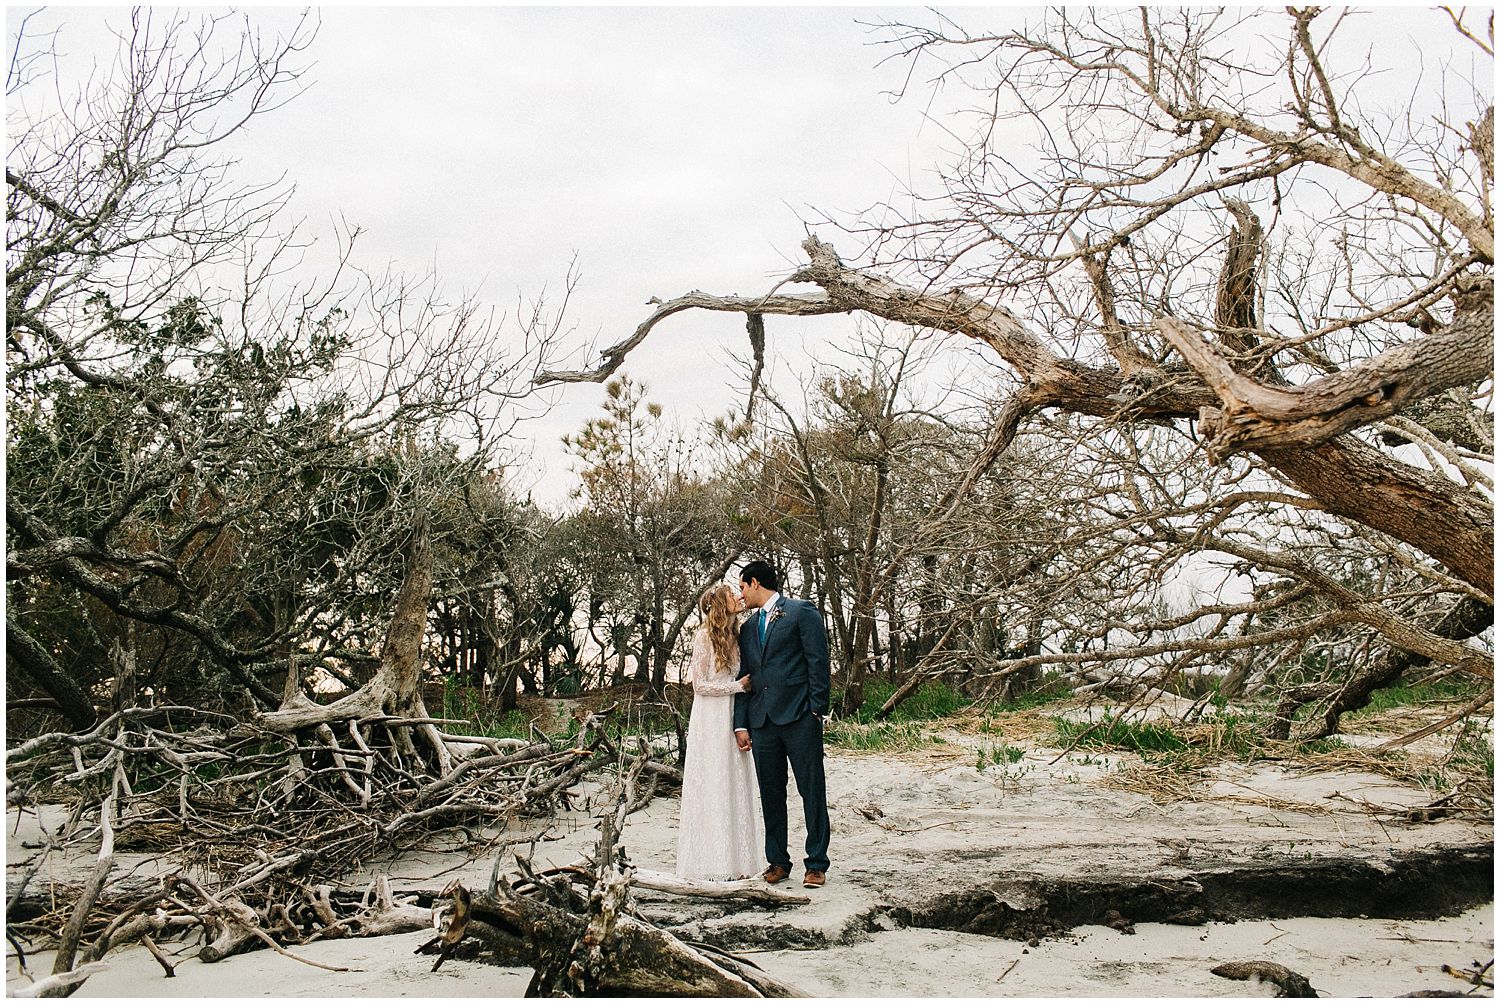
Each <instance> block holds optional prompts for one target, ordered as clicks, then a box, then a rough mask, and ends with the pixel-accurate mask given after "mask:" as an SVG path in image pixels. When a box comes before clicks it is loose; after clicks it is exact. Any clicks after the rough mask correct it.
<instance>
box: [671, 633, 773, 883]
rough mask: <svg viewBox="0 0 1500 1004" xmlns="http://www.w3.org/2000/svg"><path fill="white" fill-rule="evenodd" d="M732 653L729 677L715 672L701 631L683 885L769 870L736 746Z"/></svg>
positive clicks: (745, 759)
mask: <svg viewBox="0 0 1500 1004" xmlns="http://www.w3.org/2000/svg"><path fill="white" fill-rule="evenodd" d="M732 651H733V653H734V655H733V659H734V661H733V664H732V665H731V666H730V667H729V670H728V672H717V671H716V670H715V667H714V655H713V646H712V644H711V643H710V642H709V640H708V634H707V632H706V631H704V630H702V629H699V631H698V632H697V633H696V634H694V635H693V655H692V659H691V660H690V662H689V664H688V670H689V673H690V674H691V679H692V681H693V711H692V716H691V717H690V718H689V719H688V731H687V766H686V767H685V768H684V770H683V772H682V802H681V815H680V820H679V823H678V827H677V877H678V878H685V879H710V880H725V879H738V878H749V877H750V876H753V875H756V874H759V873H760V871H761V869H762V868H763V867H764V864H765V863H764V862H763V861H762V860H761V855H762V853H763V847H762V845H763V844H764V843H765V837H764V832H765V831H764V824H763V823H762V822H761V816H760V793H759V788H758V787H757V785H756V782H755V763H754V761H753V760H752V759H751V757H750V754H749V753H741V752H740V750H739V747H737V746H736V745H735V742H734V695H735V694H737V693H739V692H740V684H739V681H738V680H736V679H735V678H734V675H735V673H736V672H737V671H738V670H739V658H740V655H739V648H738V646H735V648H734V649H733V650H732Z"/></svg>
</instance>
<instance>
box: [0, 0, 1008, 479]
mask: <svg viewBox="0 0 1500 1004" xmlns="http://www.w3.org/2000/svg"><path fill="white" fill-rule="evenodd" d="M249 14H250V17H251V18H252V20H253V21H254V22H255V23H256V24H257V25H258V26H260V27H262V29H263V30H265V31H267V32H268V33H269V32H272V31H274V30H275V29H277V28H278V27H281V28H283V29H285V28H286V27H288V26H290V25H291V24H292V23H293V22H294V20H295V13H294V12H292V11H291V10H289V9H286V8H254V9H251V10H250V12H249ZM1021 15H1022V11H1021V9H1020V8H1011V9H1008V10H998V9H991V10H970V11H968V12H966V13H965V14H964V15H963V17H962V18H961V19H962V20H964V21H966V22H969V23H973V22H976V21H985V22H988V23H989V24H990V25H992V26H993V25H995V24H997V23H998V22H1000V21H1001V20H1002V19H1004V20H1005V21H1008V22H1012V23H1014V22H1016V21H1018V20H1019V19H1020V17H1021ZM20 16H21V15H20V14H19V13H18V12H17V11H16V9H14V8H12V9H11V11H10V13H9V14H8V21H9V25H10V28H11V30H12V32H13V31H14V30H15V28H16V26H17V24H18V23H19V18H20ZM318 16H319V18H320V20H321V28H320V30H319V32H318V36H317V40H316V42H315V43H314V46H313V48H312V50H311V52H310V56H311V58H312V59H313V61H314V62H315V65H314V67H313V69H312V72H311V73H310V75H309V80H310V83H311V87H310V88H309V89H308V90H307V92H306V93H305V94H303V95H302V96H300V97H299V98H297V99H296V100H295V101H293V102H292V103H291V104H289V105H287V106H286V107H285V108H283V109H281V110H279V111H277V112H275V113H274V114H272V115H269V116H266V117H263V118H261V119H259V120H256V121H255V122H253V123H252V125H251V126H250V128H249V131H248V132H247V133H246V136H245V142H244V144H243V145H242V146H241V147H239V148H237V152H239V153H240V155H241V156H242V177H243V178H244V179H245V180H249V179H268V178H274V177H276V176H278V175H279V174H281V173H282V172H285V173H286V174H287V176H288V178H289V180H291V181H293V182H295V184H296V186H297V193H296V196H295V199H294V202H293V211H294V214H295V215H296V216H299V217H302V218H304V219H305V220H306V226H307V228H308V231H309V233H311V234H314V235H319V236H322V235H326V234H327V233H329V232H331V229H332V221H333V220H334V219H336V218H338V217H343V218H345V219H347V220H348V221H349V222H351V223H353V224H356V225H358V226H360V227H362V228H364V230H365V233H364V236H363V237H362V238H361V241H360V244H359V246H358V250H357V254H356V259H357V261H358V262H359V263H360V264H362V265H363V266H365V267H366V268H369V269H376V270H378V269H382V268H384V267H385V266H386V264H387V263H389V264H391V265H393V266H394V267H395V268H396V269H397V270H399V271H404V272H409V273H422V272H424V271H426V270H427V269H429V268H432V269H434V270H435V272H436V274H437V275H438V277H439V280H440V281H441V283H442V285H443V287H444V288H445V289H446V290H448V291H450V292H451V293H452V294H454V295H455V296H456V295H457V294H458V293H461V292H463V293H476V294H478V296H479V297H480V298H481V299H482V300H485V301H488V302H491V303H494V304H496V305H497V306H498V307H500V308H502V309H506V310H511V309H513V307H514V305H515V303H516V300H517V295H518V294H519V295H520V296H522V297H533V296H535V295H537V294H539V293H541V292H542V291H543V289H544V288H546V289H548V290H551V291H553V292H556V291H558V290H560V288H561V286H562V283H563V279H564V276H565V274H566V273H567V270H568V266H569V263H570V262H571V261H573V259H574V257H575V255H576V259H577V265H578V269H579V272H580V274H581V283H580V285H579V287H578V290H577V294H576V296H575V298H574V300H573V304H572V307H571V309H570V312H569V313H570V320H571V322H572V323H573V324H574V325H576V328H577V336H576V338H577V341H579V342H581V341H583V340H584V339H589V338H592V339H594V340H595V341H597V343H598V344H600V345H608V344H611V343H613V342H614V341H616V340H617V339H619V338H621V337H623V336H624V335H625V334H627V333H628V332H629V331H630V330H631V329H632V328H634V327H635V325H636V324H638V323H639V322H640V321H641V320H642V319H643V318H644V317H645V316H646V315H647V313H648V312H649V308H647V307H646V306H645V302H646V300H647V299H648V298H650V297H653V296H659V297H662V298H664V299H665V298H669V297H672V296H675V295H678V294H681V293H684V292H687V291H688V290H690V289H695V288H698V289H703V290H705V291H710V292H717V293H744V294H752V293H759V292H764V291H766V290H768V289H769V288H770V286H771V284H772V283H773V282H774V281H775V280H776V279H777V278H779V277H781V276H782V275H784V274H785V272H786V271H788V270H789V268H790V267H791V266H792V265H793V264H794V263H795V262H796V261H797V259H798V256H799V255H800V252H799V250H798V244H799V242H800V241H801V240H802V237H803V227H802V224H801V222H800V221H801V219H802V218H804V217H805V216H808V214H809V211H808V207H815V208H816V209H819V210H823V211H826V212H829V213H833V214H835V215H836V216H840V217H844V216H850V217H852V215H853V214H855V213H857V212H858V211H859V210H861V209H864V208H866V207H867V206H869V205H871V204H872V203H875V202H878V201H883V200H892V199H895V198H896V197H897V196H898V193H899V192H900V191H901V190H902V189H903V188H904V187H905V186H906V185H907V183H908V182H911V181H913V180H920V177H921V176H922V175H924V174H926V173H927V172H930V171H931V169H932V167H933V165H935V164H936V163H938V162H939V160H940V159H941V151H942V149H943V148H944V147H945V146H949V147H951V146H953V145H954V144H953V141H952V140H951V138H949V137H945V136H944V135H943V132H942V130H941V129H939V128H936V127H935V126H934V125H933V124H932V123H931V122H924V118H923V111H924V108H926V107H927V105H926V98H925V95H916V96H913V97H911V98H908V99H907V100H905V101H903V102H900V103H893V102H892V101H891V100H890V99H889V98H888V97H887V96H885V95H883V93H882V92H883V91H886V90H888V89H891V88H893V87H895V86H897V85H899V83H900V81H901V78H902V73H903V70H904V64H891V65H887V66H885V67H878V66H877V63H878V62H879V61H880V60H881V59H882V58H884V57H886V56H888V55H890V54H891V50H889V49H888V48H886V47H883V46H877V45H875V44H874V43H875V42H876V41H877V38H879V37H881V36H878V35H877V34H874V33H872V31H871V30H870V29H869V28H868V27H866V26H863V25H861V24H860V23H859V22H876V21H881V20H885V19H898V20H920V21H922V22H923V23H928V22H931V21H932V20H933V15H932V14H931V13H930V12H927V11H925V10H923V9H921V8H899V7H881V8H864V9H861V8H851V7H845V8H817V7H796V8H791V7H784V8H748V9H745V8H741V9H731V8H712V7H709V8H690V7H676V8H635V9H630V8H591V9H579V8H565V7H550V8H538V7H531V8H521V7H507V8H430V7H429V8H388V9H369V8H362V7H329V8H323V9H322V10H321V11H320V12H319V13H318ZM127 17H128V12H127V11H125V10H124V9H123V8H113V9H100V8H79V7H72V8H54V9H49V10H48V11H46V12H45V13H44V14H43V15H41V16H40V17H38V18H37V19H36V20H35V21H34V23H33V25H32V26H31V28H30V29H29V30H34V31H46V30H50V29H51V28H52V27H54V26H58V25H61V26H62V29H63V30H62V32H61V35H60V48H61V49H62V50H63V52H65V53H66V54H68V55H69V56H70V57H75V58H76V57H82V56H84V55H85V54H86V53H89V52H100V53H101V55H102V54H103V53H104V52H107V51H108V50H109V48H110V47H111V46H112V42H111V41H110V39H109V38H108V36H107V34H106V33H105V32H104V31H103V30H102V29H103V26H104V25H105V24H106V23H113V24H116V25H119V24H124V23H125V22H126V19H127ZM822 236H824V237H825V238H832V237H834V236H835V235H833V234H832V233H829V232H826V231H825V232H824V233H823V234H822ZM852 324H853V322H852V321H851V320H849V319H847V318H815V319H808V320H797V319H779V318H771V319H769V322H768V332H769V341H770V347H771V351H772V352H773V354H774V355H775V356H776V357H780V359H781V360H783V361H782V362H781V363H780V364H779V365H778V366H777V371H778V375H779V376H780V377H781V378H783V379H790V378H792V377H794V376H795V375H796V374H797V372H799V371H801V370H805V369H806V365H805V363H806V359H805V358H804V351H805V350H809V349H813V348H815V347H816V343H820V342H822V341H824V340H825V339H834V340H837V339H839V338H841V337H842V336H843V334H844V333H845V332H848V331H850V330H851V329H852ZM808 336H810V338H809V337H808ZM743 345H744V320H743V318H742V317H739V316H737V315H706V314H701V313H688V314H680V315H677V316H676V317H674V318H672V319H670V320H669V321H667V322H664V323H663V324H662V326H661V327H659V328H658V329H657V331H656V332H655V333H654V334H653V336H652V338H651V339H649V340H648V341H647V343H646V344H645V345H644V346H643V347H641V348H640V349H638V350H637V351H636V352H635V353H634V354H633V355H632V356H631V358H630V360H629V362H628V363H627V365H626V371H627V372H628V373H630V374H631V375H632V376H634V377H636V378H640V379H644V380H646V381H647V382H648V384H650V386H651V388H652V395H653V397H654V398H655V399H656V400H659V401H660V402H661V403H662V404H663V405H665V406H666V408H667V411H668V414H669V415H671V416H673V417H675V419H676V420H678V421H680V422H682V423H684V424H690V423H693V422H696V421H700V420H701V418H702V416H704V415H709V414H715V413H719V412H722V411H723V410H724V408H725V406H726V405H728V404H730V403H733V402H738V401H741V400H742V399H743V392H742V390H740V389H738V385H737V384H736V383H735V381H734V369H733V367H732V365H731V364H730V362H729V358H728V353H729V352H730V351H731V350H736V351H737V350H741V349H742V347H743ZM583 361H584V360H583V359H582V358H575V359H573V360H571V362H572V364H574V365H578V364H581V363H582V362H583ZM594 361H595V360H594V359H593V358H590V359H589V360H588V362H590V363H592V362H594ZM554 397H555V402H556V403H555V406H554V408H553V409H552V411H551V412H550V413H549V414H548V415H547V416H546V417H545V418H543V419H540V420H537V421H535V422H533V423H530V424H528V425H527V426H525V427H523V431H525V432H526V433H527V435H528V436H529V437H533V438H534V442H535V443H536V448H535V456H536V458H537V464H538V465H539V466H543V467H546V468H547V469H548V471H549V473H548V474H547V475H546V476H540V475H539V476H540V481H539V483H538V484H537V487H536V494H537V497H538V499H539V500H541V501H544V502H549V503H557V502H561V501H563V500H564V499H565V498H566V494H567V492H568V490H569V489H570V488H571V486H572V484H573V479H572V478H571V477H570V476H568V475H566V474H565V473H564V470H563V469H564V468H565V467H566V465H567V463H568V460H569V458H567V457H566V456H565V454H564V453H563V452H562V450H561V448H560V446H559V445H558V440H559V437H560V436H561V435H563V434H564V433H566V432H569V431H573V430H575V429H577V428H578V427H579V426H580V425H581V424H582V423H583V422H584V421H585V420H586V419H587V418H589V417H591V416H592V415H593V414H595V413H596V411H597V409H598V406H599V403H600V401H601V400H602V390H601V389H600V388H599V387H598V386H596V385H587V384H582V385H573V386H569V387H566V388H563V389H562V390H560V391H557V392H555V395H554Z"/></svg>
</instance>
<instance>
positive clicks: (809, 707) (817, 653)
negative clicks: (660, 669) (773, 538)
mask: <svg viewBox="0 0 1500 1004" xmlns="http://www.w3.org/2000/svg"><path fill="white" fill-rule="evenodd" d="M780 588H781V581H780V578H779V577H778V576H777V574H776V570H775V569H774V568H772V567H771V566H770V565H769V564H767V563H766V562H764V561H752V562H750V563H749V564H748V565H746V566H745V567H744V568H742V569H741V570H740V593H741V595H742V596H744V598H745V608H746V609H747V610H751V611H755V610H757V609H758V611H759V612H758V613H752V614H751V615H750V617H749V618H748V619H747V620H746V621H745V623H744V624H743V625H742V626H741V627H740V672H739V675H740V676H749V677H750V680H751V685H750V692H749V693H748V694H736V695H735V697H734V739H735V742H736V743H737V744H738V745H739V748H740V749H741V750H751V751H753V754H754V756H755V776H756V778H757V779H758V780H759V782H760V811H761V814H762V815H763V816H764V817H765V822H766V860H767V861H769V862H770V867H769V868H767V869H766V871H765V874H764V876H763V877H764V878H765V880H766V881H767V882H769V883H771V884H772V885H775V884H776V883H777V882H780V881H782V880H784V879H785V878H786V877H787V876H789V875H790V874H791V873H792V859H791V856H790V855H789V854H788V853H787V849H786V766H787V763H788V762H790V763H791V765H792V775H793V776H794V777H796V779H797V792H798V793H799V794H800V795H801V796H802V811H803V814H804V816H805V818H806V820H807V857H805V858H803V864H804V865H806V867H807V874H806V875H804V876H803V878H802V884H803V885H804V886H806V887H807V888H809V889H816V888H818V887H820V886H822V885H823V880H824V873H825V872H827V871H828V800H827V798H826V796H825V794H824V790H823V723H824V719H825V716H826V715H827V714H828V635H827V633H826V632H825V631H824V630H823V618H822V617H821V616H820V615H819V614H818V608H817V607H815V606H813V605H812V604H811V603H808V602H806V601H805V600H791V599H787V598H786V597H784V596H782V595H781V593H780V592H779V590H780Z"/></svg>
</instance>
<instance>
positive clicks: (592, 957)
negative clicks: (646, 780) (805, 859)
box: [423, 756, 805, 997]
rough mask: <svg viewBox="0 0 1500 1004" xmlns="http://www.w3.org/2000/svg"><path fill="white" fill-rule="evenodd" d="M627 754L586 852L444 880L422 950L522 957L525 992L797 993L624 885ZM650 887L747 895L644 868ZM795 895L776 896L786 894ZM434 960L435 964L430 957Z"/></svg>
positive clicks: (632, 777) (637, 768) (627, 877)
mask: <svg viewBox="0 0 1500 1004" xmlns="http://www.w3.org/2000/svg"><path fill="white" fill-rule="evenodd" d="M645 762H646V761H645V758H644V756H642V757H640V758H638V759H637V760H636V761H635V765H634V766H632V768H631V769H629V770H628V771H622V780H621V784H620V787H619V790H618V792H617V795H616V805H615V808H614V810H613V812H606V813H604V814H602V815H601V816H600V817H599V828H600V835H599V840H598V842H597V843H596V845H595V851H594V854H593V857H592V861H591V862H590V863H587V864H583V865H580V864H574V865H569V866H566V867H563V868H557V869H551V870H549V871H542V872H537V871H534V870H533V869H532V868H531V864H530V862H529V860H527V859H526V858H525V857H522V856H521V855H517V856H516V865H517V867H518V869H519V872H520V874H519V875H517V876H516V877H515V878H514V879H510V880H505V881H494V882H492V883H491V888H490V889H488V890H485V891H483V892H470V891H469V890H467V889H465V888H463V887H462V886H461V885H457V884H455V885H454V886H452V887H450V895H451V896H452V898H453V905H452V907H451V908H450V913H449V919H448V924H447V929H446V930H445V931H444V933H443V934H442V935H441V936H440V937H439V938H435V939H433V941H432V942H429V943H428V945H426V946H423V948H424V949H425V950H429V951H431V950H435V951H438V952H439V953H440V957H439V959H438V963H437V964H441V962H442V959H443V958H444V957H446V955H447V953H448V952H450V951H451V950H452V948H453V947H454V946H456V945H457V944H458V943H459V942H460V941H462V940H463V939H464V938H465V937H466V936H474V937H477V938H479V939H480V940H483V941H485V942H488V943H490V944H491V945H493V946H494V947H496V948H499V949H501V950H502V952H504V953H505V954H506V955H507V956H508V957H516V956H519V957H521V958H524V959H526V960H527V961H528V962H529V963H530V964H531V965H532V967H533V969H534V970H535V973H534V975H533V977H532V980H531V983H530V985H529V986H528V987H527V996H544V997H560V996H568V997H577V996H600V995H606V996H643V995H649V996H691V997H801V996H805V995H804V994H802V993H801V992H800V991H798V990H797V989H796V988H794V987H791V986H788V985H786V984H784V983H782V982H780V981H778V980H776V979H774V978H773V977H771V976H769V975H768V974H766V973H764V972H762V971H761V970H760V969H759V968H758V967H756V966H754V965H753V964H752V963H749V962H747V961H745V960H744V959H740V958H737V957H735V956H734V955H732V954H729V953H727V952H723V951H721V950H719V949H716V948H713V947H712V946H708V945H697V944H689V943H688V942H685V941H682V940H681V939H679V938H677V937H676V936H675V935H673V934H672V933H670V932H668V931H664V930H662V929H660V928H658V927H656V926H655V925H654V924H652V923H651V922H650V921H649V920H647V919H645V918H644V917H643V916H642V915H641V914H640V913H639V911H638V910H637V909H636V907H635V904H634V902H633V900H632V898H631V895H630V888H631V886H632V884H635V883H637V882H638V879H639V876H640V873H638V872H636V871H635V869H634V868H632V867H631V865H630V863H629V861H628V859H627V858H626V855H625V849H624V848H623V847H622V846H620V844H619V835H620V830H621V828H622V826H623V824H624V821H625V816H626V815H627V814H628V812H629V811H630V808H631V806H632V805H634V804H636V793H635V785H636V781H637V779H638V778H639V776H640V774H641V770H642V767H643V765H644V763H645ZM645 878H646V880H647V881H649V882H651V883H652V885H653V887H656V888H660V887H661V886H665V885H670V886H674V887H675V888H673V889H668V890H665V891H671V892H679V893H683V894H688V895H703V894H705V891H707V890H708V889H710V888H712V892H713V894H714V895H726V894H732V895H745V894H746V892H747V891H748V889H738V888H731V889H725V888H717V887H721V886H734V885H738V884H735V883H694V882H680V881H678V880H676V879H669V878H668V877H667V876H660V875H653V874H652V873H646V876H645ZM796 899H803V901H805V899H804V898H803V897H790V898H787V897H777V898H775V899H774V900H772V901H774V902H777V903H786V902H790V901H795V900H796ZM434 968H436V965H435V966H434Z"/></svg>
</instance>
